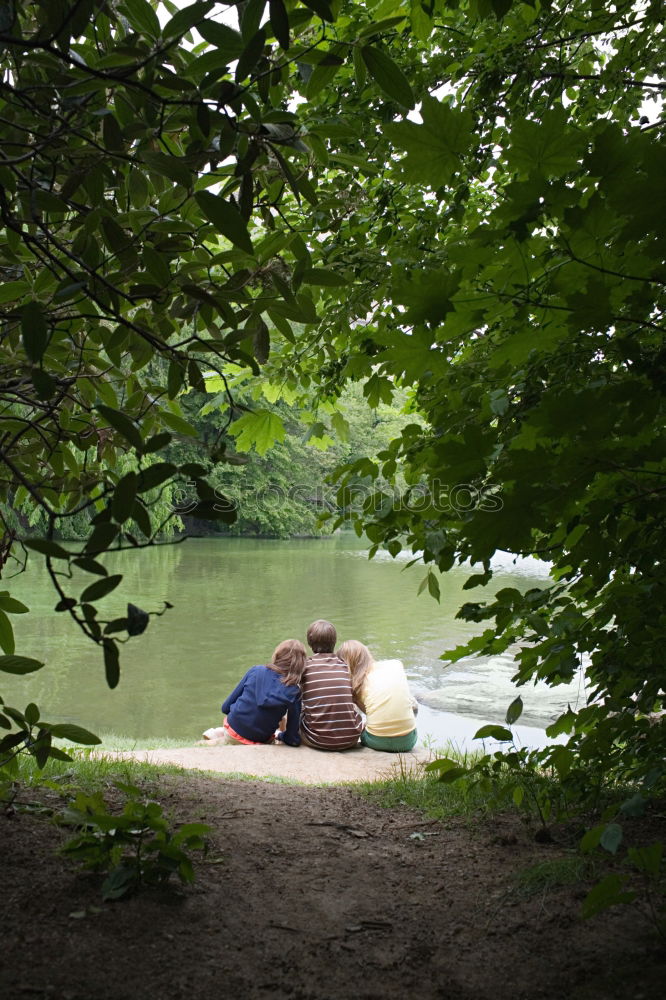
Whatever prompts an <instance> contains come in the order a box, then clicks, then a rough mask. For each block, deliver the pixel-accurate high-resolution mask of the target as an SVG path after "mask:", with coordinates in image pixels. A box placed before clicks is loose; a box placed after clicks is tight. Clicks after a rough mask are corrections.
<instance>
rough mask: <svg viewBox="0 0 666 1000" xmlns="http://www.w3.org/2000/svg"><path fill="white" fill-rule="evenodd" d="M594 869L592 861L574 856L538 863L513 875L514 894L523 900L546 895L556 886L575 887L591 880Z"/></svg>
mask: <svg viewBox="0 0 666 1000" xmlns="http://www.w3.org/2000/svg"><path fill="white" fill-rule="evenodd" d="M594 869H595V865H594V862H593V861H592V859H590V858H586V857H581V856H580V855H574V854H572V855H570V856H569V857H564V858H551V859H549V860H547V861H540V862H539V863H538V864H536V865H531V866H530V867H529V868H523V869H521V870H520V871H518V872H516V873H515V875H514V880H515V892H516V893H517V895H519V896H522V897H524V898H529V897H530V896H536V895H537V894H546V893H547V892H549V891H550V890H551V889H554V888H556V887H557V886H560V885H576V884H577V883H579V882H581V881H584V880H585V879H587V878H591V877H592V876H593V875H594V873H595V872H594Z"/></svg>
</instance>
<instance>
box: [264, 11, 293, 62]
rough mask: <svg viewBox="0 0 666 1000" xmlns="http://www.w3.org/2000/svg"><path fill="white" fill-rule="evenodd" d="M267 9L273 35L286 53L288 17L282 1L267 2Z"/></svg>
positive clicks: (287, 46)
mask: <svg viewBox="0 0 666 1000" xmlns="http://www.w3.org/2000/svg"><path fill="white" fill-rule="evenodd" d="M268 9H269V12H270V19H271V28H272V29H273V34H274V35H275V37H276V38H277V40H278V42H279V43H280V46H281V47H282V48H283V49H284V50H285V52H286V50H287V49H288V48H289V17H288V15H287V10H286V7H285V5H284V2H283V0H269V3H268Z"/></svg>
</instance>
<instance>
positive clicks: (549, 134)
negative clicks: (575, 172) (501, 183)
mask: <svg viewBox="0 0 666 1000" xmlns="http://www.w3.org/2000/svg"><path fill="white" fill-rule="evenodd" d="M567 117H568V113H567V111H566V110H565V109H564V108H562V107H556V108H553V109H551V110H549V111H546V112H545V113H544V115H543V116H542V117H541V118H540V119H539V120H538V121H533V120H530V119H529V118H523V119H520V118H517V119H516V121H515V122H514V123H513V128H512V130H511V144H510V146H509V148H508V150H507V152H506V154H505V155H506V156H507V161H508V164H509V166H510V167H511V168H512V169H514V170H518V171H521V172H522V173H523V174H528V173H531V172H532V171H535V170H536V171H538V172H539V173H540V174H541V175H542V176H543V177H553V176H555V177H559V176H561V175H562V174H564V173H567V172H568V171H569V170H572V169H573V168H575V167H577V166H578V164H579V161H580V159H581V158H582V156H583V153H584V151H585V148H586V140H585V136H584V134H582V133H580V132H579V131H578V130H576V129H574V128H572V127H571V126H569V125H568V124H567Z"/></svg>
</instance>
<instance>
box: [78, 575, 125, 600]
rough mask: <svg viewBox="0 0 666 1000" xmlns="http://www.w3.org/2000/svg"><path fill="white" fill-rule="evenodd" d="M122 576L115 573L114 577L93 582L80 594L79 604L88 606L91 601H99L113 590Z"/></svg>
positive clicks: (106, 577)
mask: <svg viewBox="0 0 666 1000" xmlns="http://www.w3.org/2000/svg"><path fill="white" fill-rule="evenodd" d="M122 578H123V577H122V574H121V573H116V574H115V575H114V576H105V577H103V578H102V579H101V580H95V582H94V583H91V584H90V586H89V587H86V589H85V590H84V591H83V592H82V593H81V597H80V598H79V600H80V602H81V604H89V603H91V602H92V601H101V599H102V598H103V597H106V595H107V594H110V593H111V591H112V590H115V589H116V587H117V586H118V584H119V583H120V582H121V580H122Z"/></svg>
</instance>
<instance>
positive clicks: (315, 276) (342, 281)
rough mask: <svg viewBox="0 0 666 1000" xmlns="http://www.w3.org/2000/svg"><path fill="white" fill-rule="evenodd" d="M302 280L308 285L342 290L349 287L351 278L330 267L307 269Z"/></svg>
mask: <svg viewBox="0 0 666 1000" xmlns="http://www.w3.org/2000/svg"><path fill="white" fill-rule="evenodd" d="M302 280H303V283H304V284H306V285H320V286H322V287H326V288H341V287H344V286H348V285H349V278H347V277H345V275H343V274H338V272H337V271H332V270H331V269H330V268H328V267H312V268H306V270H305V271H304V272H303V278H302Z"/></svg>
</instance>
